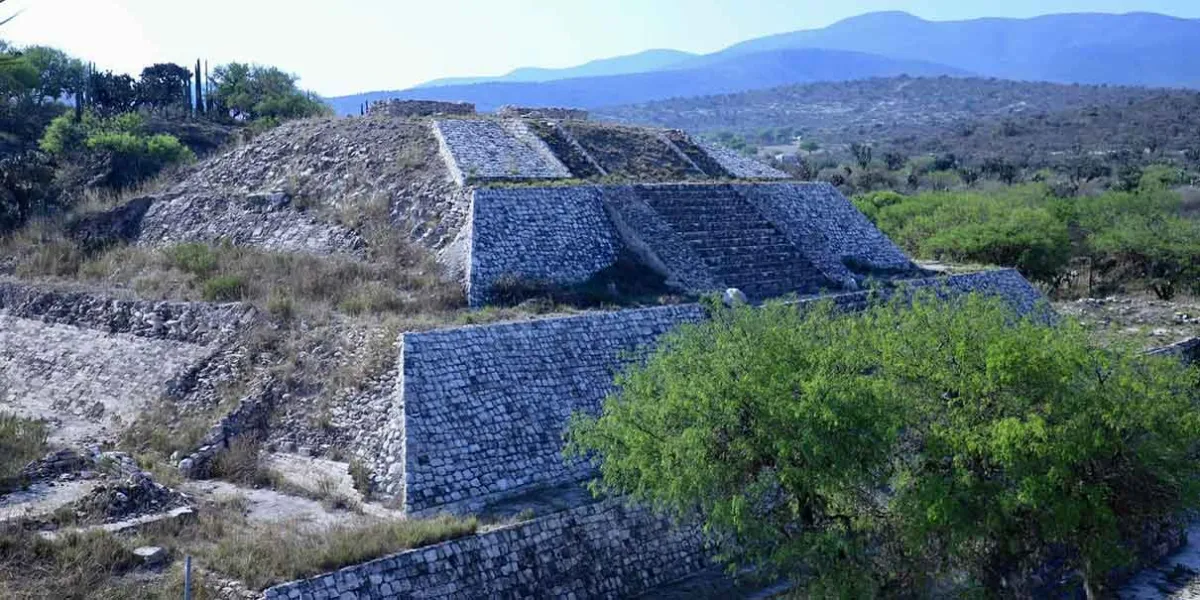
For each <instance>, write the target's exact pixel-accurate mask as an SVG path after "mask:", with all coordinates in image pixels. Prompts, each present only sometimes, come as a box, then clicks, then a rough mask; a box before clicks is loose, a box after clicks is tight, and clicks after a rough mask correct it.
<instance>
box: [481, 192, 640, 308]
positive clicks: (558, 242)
mask: <svg viewBox="0 0 1200 600" xmlns="http://www.w3.org/2000/svg"><path fill="white" fill-rule="evenodd" d="M471 210H472V214H471V232H472V240H471V266H470V269H469V272H470V279H469V280H468V284H467V298H468V301H469V302H470V304H471V305H472V306H480V305H483V304H486V303H487V302H488V300H489V299H490V297H491V291H492V287H493V285H494V284H495V283H496V282H498V281H499V280H501V279H502V278H504V277H506V276H509V277H519V278H521V279H527V280H538V281H549V282H554V283H559V284H564V285H565V284H572V283H579V282H581V281H585V280H587V279H588V278H589V277H591V276H592V275H593V274H595V273H596V272H597V271H600V270H602V269H604V268H605V267H607V266H609V265H611V264H612V263H613V261H615V260H616V258H617V252H618V250H619V249H620V242H619V240H618V239H617V234H616V232H615V231H614V229H613V226H612V223H611V222H610V221H609V219H608V216H607V215H606V214H605V211H604V205H603V202H602V196H601V192H600V189H599V188H596V187H592V186H571V187H566V186H561V187H542V188H483V189H479V190H476V191H475V193H474V196H473V198H472V202H471Z"/></svg>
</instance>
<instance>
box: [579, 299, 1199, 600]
mask: <svg viewBox="0 0 1200 600" xmlns="http://www.w3.org/2000/svg"><path fill="white" fill-rule="evenodd" d="M713 304H714V306H713V308H712V309H711V310H712V312H713V315H712V319H711V320H709V321H706V322H703V323H699V324H694V325H686V326H683V327H681V328H680V329H678V330H676V331H675V332H673V333H671V334H668V335H667V336H666V337H665V338H664V339H662V340H661V341H660V344H659V345H658V347H657V349H656V350H655V351H654V352H653V353H652V354H651V355H650V357H649V358H648V360H647V361H646V362H645V363H635V364H633V365H632V366H630V367H629V368H628V370H626V371H625V372H624V373H623V374H621V375H620V376H619V377H618V379H617V384H618V387H617V392H616V393H614V394H613V395H612V396H610V397H609V398H608V399H607V400H606V401H605V402H604V405H603V411H602V414H601V415H600V416H599V417H590V416H577V417H576V418H575V419H574V420H573V422H572V424H571V426H570V430H569V431H570V433H569V447H568V450H569V452H570V453H571V454H574V455H585V456H590V457H593V458H594V460H595V461H596V462H597V463H598V466H599V469H600V475H601V479H600V480H599V481H598V482H597V484H596V485H597V486H598V487H599V489H601V490H605V491H609V492H615V493H621V494H630V495H632V496H633V497H635V498H637V499H638V500H641V501H644V502H647V503H649V504H651V505H653V506H656V507H658V508H660V509H664V510H667V511H669V512H671V513H672V514H674V515H676V516H678V517H680V518H684V519H690V518H693V517H697V516H698V517H700V518H701V519H703V521H704V522H705V524H706V525H707V526H708V527H709V530H710V531H711V532H712V533H713V534H714V539H715V540H717V541H718V542H719V543H720V544H721V546H722V549H723V550H724V554H723V558H724V559H725V560H726V561H728V562H730V563H733V564H734V565H748V566H758V567H762V568H764V569H766V570H767V572H772V571H774V572H782V573H785V574H787V575H789V576H797V575H798V574H801V573H811V574H812V578H811V579H809V580H808V581H806V582H805V583H807V584H809V585H810V586H812V587H813V588H814V589H815V592H814V595H823V594H830V595H832V594H836V595H840V596H842V597H877V596H880V595H886V590H905V591H907V592H910V593H912V594H913V595H914V596H918V597H920V596H923V595H928V594H930V593H931V592H932V590H933V589H934V587H935V586H937V585H943V584H946V583H949V582H957V583H959V584H962V585H965V586H966V587H968V588H970V587H972V586H978V588H982V589H983V590H993V591H994V590H999V589H1002V588H1001V585H1002V583H1001V582H1002V581H1004V580H1005V578H1006V577H1008V578H1009V579H1007V580H1008V581H1010V582H1011V581H1012V579H1011V576H1012V575H1014V574H1015V573H1016V572H1018V571H1019V570H1020V569H1023V568H1028V567H1036V566H1038V565H1040V564H1041V563H1042V561H1043V560H1045V558H1046V557H1047V556H1049V555H1050V553H1051V552H1052V551H1055V550H1062V551H1064V552H1062V553H1060V554H1058V556H1062V557H1064V559H1065V560H1066V562H1067V568H1068V570H1070V569H1078V570H1079V571H1080V572H1082V573H1083V574H1084V576H1085V577H1086V580H1087V581H1088V582H1089V584H1090V585H1091V586H1092V587H1093V589H1095V588H1096V587H1097V586H1100V585H1101V584H1102V583H1103V582H1104V581H1105V578H1106V575H1107V574H1108V573H1109V572H1110V569H1112V568H1113V567H1115V566H1117V565H1119V564H1121V563H1123V562H1125V560H1126V559H1128V558H1129V554H1130V553H1129V550H1130V548H1129V546H1128V545H1127V543H1126V542H1127V541H1128V540H1131V539H1133V538H1136V537H1137V536H1138V534H1140V533H1142V531H1143V529H1142V527H1143V525H1144V524H1145V523H1147V522H1148V521H1153V520H1155V519H1158V518H1162V517H1164V516H1169V515H1173V514H1175V513H1176V511H1178V510H1179V509H1182V508H1188V507H1195V506H1196V504H1197V502H1196V500H1197V494H1196V492H1197V490H1196V482H1197V480H1198V478H1197V476H1200V464H1198V463H1196V461H1195V460H1194V456H1195V452H1196V451H1197V449H1200V412H1198V411H1196V410H1195V406H1196V401H1197V397H1196V390H1197V389H1198V388H1197V385H1200V374H1198V373H1197V371H1196V370H1195V369H1194V368H1193V369H1191V370H1189V369H1188V368H1187V367H1184V366H1183V365H1182V364H1181V363H1180V362H1178V361H1177V360H1174V359H1164V358H1156V357H1147V356H1145V355H1143V354H1141V353H1140V352H1137V351H1134V350H1132V349H1128V350H1127V349H1107V350H1106V349H1100V348H1097V347H1094V346H1093V345H1092V344H1091V342H1090V338H1089V337H1088V334H1087V333H1086V331H1085V330H1084V329H1083V328H1082V327H1080V326H1079V325H1077V324H1075V323H1073V322H1063V323H1059V324H1049V323H1047V322H1046V321H1044V320H1041V319H1034V318H1022V317H1019V316H1017V315H1015V314H1014V313H1013V312H1012V310H1011V309H1009V308H1008V307H1007V305H1004V304H1002V303H1000V302H999V301H995V300H989V299H984V298H981V297H977V296H969V297H958V298H957V299H953V300H943V299H938V298H937V296H936V295H935V294H934V293H933V292H932V291H925V292H922V293H918V294H916V295H915V297H914V298H913V299H912V301H911V302H907V303H906V302H904V301H901V300H899V299H896V300H893V301H890V302H887V303H875V304H873V305H872V306H870V307H869V308H868V309H867V310H866V311H865V312H863V313H861V314H852V315H849V314H845V313H841V312H838V311H837V310H836V309H835V308H834V307H833V305H832V304H831V303H825V304H824V305H820V306H817V307H810V308H808V309H802V310H798V309H797V308H796V307H794V306H787V305H783V304H772V305H767V306H766V307H764V308H762V309H753V308H745V307H742V308H737V309H726V308H723V307H721V306H720V305H719V304H716V303H713ZM978 588H977V589H978ZM943 591H944V590H943ZM1012 593H1014V594H1015V595H1020V591H1019V590H1014V591H1013V592H1012Z"/></svg>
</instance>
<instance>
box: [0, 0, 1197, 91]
mask: <svg viewBox="0 0 1200 600" xmlns="http://www.w3.org/2000/svg"><path fill="white" fill-rule="evenodd" d="M20 8H25V9H27V10H26V11H25V12H24V13H23V14H22V15H21V16H20V17H18V18H17V19H16V20H14V21H12V22H11V23H9V24H8V25H5V26H4V27H3V29H0V36H2V37H4V38H5V39H8V40H9V41H12V42H15V43H17V44H22V45H24V44H47V45H51V46H56V47H59V48H62V49H64V50H66V51H68V52H70V53H72V54H75V55H77V56H80V57H83V58H86V59H88V60H91V61H93V62H95V63H96V64H97V65H98V66H99V67H101V68H104V69H113V70H116V71H123V72H129V73H134V74H136V73H137V72H140V71H141V68H142V67H143V66H145V65H147V64H150V63H154V62H164V61H172V62H178V63H182V64H192V63H194V62H195V60H196V58H207V59H208V60H209V61H210V63H212V64H216V63H219V62H227V61H231V60H240V61H245V62H258V63H263V64H271V65H276V66H279V67H281V68H283V69H285V70H287V71H290V72H292V73H296V74H298V75H300V77H301V85H303V86H304V87H306V88H309V89H313V90H316V91H317V92H319V93H321V94H324V95H328V96H332V95H339V94H348V93H353V92H363V91H369V90H381V89H398V88H404V87H408V86H411V85H414V84H417V83H420V82H423V81H427V80H430V79H434V78H438V77H448V76H465V75H498V74H503V73H505V72H507V71H510V70H512V69H514V68H516V67H521V66H539V67H564V66H572V65H575V64H579V63H582V62H586V61H588V60H591V59H594V58H602V57H608V56H616V55H621V54H630V53H634V52H638V51H640V50H645V49H648V48H676V49H680V50H687V51H691V52H711V51H715V50H718V49H721V48H723V47H725V46H728V45H731V44H733V43H736V42H739V41H742V40H744V39H747V38H751V37H757V36H760V35H765V34H770V33H779V32H785V31H794V30H797V29H808V28H813V27H823V26H825V25H828V24H830V23H832V22H834V21H837V20H839V19H842V18H845V17H849V16H853V15H856V14H861V13H864V12H870V11H876V10H905V11H908V12H911V13H913V14H916V15H918V16H920V17H924V18H926V19H934V20H952V19H969V18H975V17H983V16H1004V17H1029V16H1035V15H1038V14H1046V13H1053V12H1082V11H1090V12H1129V11H1135V10H1136V11H1151V12H1161V13H1166V14H1170V15H1175V16H1180V17H1188V18H1200V0H1006V1H1005V2H994V1H991V0H989V1H987V2H983V1H972V0H588V1H581V0H327V1H324V2H318V1H315V0H8V1H7V2H4V3H2V4H0V16H2V15H7V14H10V13H11V12H12V11H14V10H17V9H20Z"/></svg>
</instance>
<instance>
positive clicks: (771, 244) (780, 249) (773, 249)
mask: <svg viewBox="0 0 1200 600" xmlns="http://www.w3.org/2000/svg"><path fill="white" fill-rule="evenodd" d="M689 247H690V248H691V249H692V250H694V251H696V252H699V253H701V254H707V253H710V252H724V251H730V252H735V253H741V252H743V251H747V250H752V251H754V252H765V253H768V254H778V253H784V252H787V253H791V254H796V252H797V250H796V247H795V246H793V245H791V244H789V243H785V242H781V241H779V240H776V239H765V240H746V241H742V242H739V241H737V240H733V241H730V242H728V243H715V242H714V243H703V242H697V243H693V244H689Z"/></svg>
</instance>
